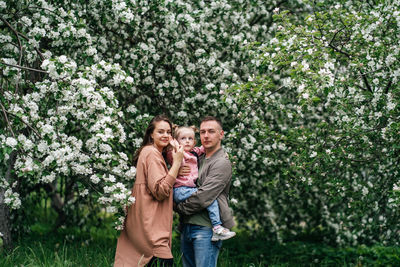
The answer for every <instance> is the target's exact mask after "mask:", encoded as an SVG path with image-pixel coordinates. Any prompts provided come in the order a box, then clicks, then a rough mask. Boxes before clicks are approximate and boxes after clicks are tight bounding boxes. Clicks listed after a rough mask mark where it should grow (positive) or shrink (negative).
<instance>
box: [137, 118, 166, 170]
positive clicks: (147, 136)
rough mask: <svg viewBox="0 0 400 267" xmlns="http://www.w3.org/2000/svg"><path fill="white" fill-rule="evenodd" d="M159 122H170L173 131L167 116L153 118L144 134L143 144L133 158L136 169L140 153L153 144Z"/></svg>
mask: <svg viewBox="0 0 400 267" xmlns="http://www.w3.org/2000/svg"><path fill="white" fill-rule="evenodd" d="M159 121H165V122H168V124H169V126H170V127H171V131H172V123H171V121H170V120H169V118H168V117H167V116H165V115H157V116H155V117H154V118H152V119H151V121H150V123H149V125H148V126H147V129H146V132H145V133H144V137H143V142H142V144H141V145H140V147H139V149H138V150H137V151H136V153H135V156H133V165H134V166H135V167H136V166H137V162H138V159H139V155H140V152H141V151H142V149H143V147H145V146H147V145H150V144H152V143H153V139H152V138H151V134H152V133H153V131H154V129H155V128H156V123H157V122H159Z"/></svg>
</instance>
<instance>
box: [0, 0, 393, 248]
mask: <svg viewBox="0 0 400 267" xmlns="http://www.w3.org/2000/svg"><path fill="white" fill-rule="evenodd" d="M67 7H70V8H68V9H67ZM0 10H1V14H2V15H1V20H0V42H1V45H2V46H1V50H0V66H1V73H0V84H1V94H0V103H1V117H2V120H1V121H0V125H1V127H0V144H1V150H0V160H1V161H2V163H3V164H1V165H0V166H1V167H0V183H1V191H0V196H1V197H0V200H1V201H0V204H1V208H2V209H6V208H5V205H7V206H9V207H11V208H13V209H14V210H13V211H12V213H11V214H12V216H13V217H12V220H13V224H12V225H13V230H14V231H29V226H28V225H26V224H24V218H26V216H27V215H28V209H27V207H30V206H31V205H34V203H37V202H38V201H40V200H42V201H43V199H49V200H50V203H51V204H50V205H51V207H52V208H53V209H54V210H55V211H56V212H57V216H58V221H57V224H56V225H57V226H62V225H64V226H65V225H82V226H84V225H88V222H89V221H99V220H100V221H101V218H99V217H98V215H97V214H98V213H99V212H107V213H109V214H115V222H116V227H119V226H120V224H121V222H122V220H123V212H124V207H125V206H126V205H129V203H132V202H133V201H134V200H133V199H129V195H130V191H129V189H130V188H131V186H132V184H133V179H134V174H135V169H134V168H133V167H132V166H131V164H130V161H131V158H132V155H133V152H134V151H135V149H137V148H138V146H139V144H140V142H141V136H142V133H143V130H144V128H145V127H146V125H147V123H148V121H149V119H150V118H151V117H152V116H153V115H156V114H159V113H166V114H167V115H169V116H170V117H171V118H172V119H173V121H174V122H175V123H177V124H197V123H198V121H199V119H200V118H201V117H202V116H204V115H217V116H219V117H221V118H222V120H223V122H224V128H225V130H226V139H225V141H224V145H225V147H226V148H227V149H228V151H229V154H230V155H231V156H232V162H233V163H234V169H235V175H234V180H233V191H232V198H231V206H232V208H233V209H234V213H235V216H236V218H237V220H238V222H239V225H240V227H242V228H248V229H250V230H252V231H253V232H254V233H259V232H263V233H266V235H267V237H268V238H269V240H277V241H287V240H291V239H293V238H302V237H303V236H308V237H310V236H311V237H314V238H315V239H316V240H319V241H323V242H326V243H330V244H339V245H346V244H352V245H355V244H372V243H376V242H379V243H383V244H392V245H398V239H397V237H398V236H399V234H400V228H399V224H398V221H399V216H400V214H399V204H400V202H399V189H398V188H399V187H398V186H399V168H398V167H397V166H399V164H398V163H399V162H398V161H399V146H398V144H399V137H398V136H399V135H398V133H399V85H398V84H399V83H398V77H399V75H400V70H399V36H398V29H399V25H400V20H399V19H398V18H399V17H400V16H398V15H399V1H389V2H387V1H322V0H321V1H300V0H299V1H280V2H277V1H242V0H235V1H224V0H218V1H194V0H193V1H168V0H165V1H161V0H157V1H144V0H138V1H135V0H129V1H119V0H113V1H108V0H107V1H62V2H60V1H36V0H35V1H22V0H21V1H0ZM44 203H47V202H46V201H45V202H44ZM45 205H47V204H45ZM87 211H91V212H87ZM5 212H6V211H5ZM100 221H99V223H101V222H100ZM3 231H4V230H3Z"/></svg>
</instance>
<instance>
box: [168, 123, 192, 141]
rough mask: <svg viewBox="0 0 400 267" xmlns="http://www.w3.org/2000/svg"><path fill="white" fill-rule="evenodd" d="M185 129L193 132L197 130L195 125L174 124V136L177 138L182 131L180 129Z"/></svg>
mask: <svg viewBox="0 0 400 267" xmlns="http://www.w3.org/2000/svg"><path fill="white" fill-rule="evenodd" d="M184 129H187V130H191V131H193V134H195V133H196V132H197V128H196V126H193V125H192V126H178V125H174V138H175V139H178V138H179V135H180V134H181V133H182V130H184Z"/></svg>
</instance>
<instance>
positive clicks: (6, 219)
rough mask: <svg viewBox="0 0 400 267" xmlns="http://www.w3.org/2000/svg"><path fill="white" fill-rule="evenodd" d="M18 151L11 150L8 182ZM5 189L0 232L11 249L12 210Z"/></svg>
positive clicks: (1, 191)
mask: <svg viewBox="0 0 400 267" xmlns="http://www.w3.org/2000/svg"><path fill="white" fill-rule="evenodd" d="M16 156H17V153H16V152H15V151H13V152H11V154H10V158H9V159H8V163H7V172H6V175H5V179H6V181H7V182H10V180H11V175H12V173H11V170H12V169H13V167H14V163H15V160H16ZM4 195H5V190H4V189H0V232H1V234H2V237H1V238H2V239H3V246H4V248H6V249H11V248H12V246H13V244H12V238H11V223H10V211H9V208H8V206H7V204H5V203H4V200H5V197H4Z"/></svg>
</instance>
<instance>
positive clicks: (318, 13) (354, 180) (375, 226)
mask: <svg viewBox="0 0 400 267" xmlns="http://www.w3.org/2000/svg"><path fill="white" fill-rule="evenodd" d="M312 9H313V12H311V13H310V15H308V16H307V17H306V18H305V20H304V21H303V22H300V23H299V22H298V21H293V20H292V18H291V17H292V14H291V13H290V12H287V11H281V12H278V13H277V14H276V16H275V19H277V20H279V21H280V22H279V23H277V24H278V31H277V33H276V35H275V36H274V38H272V39H271V40H269V41H268V42H265V43H262V44H261V45H253V46H250V49H251V51H253V52H254V56H255V58H254V62H255V64H257V65H258V66H259V68H258V70H259V71H260V75H254V76H250V78H249V81H248V82H247V83H243V84H240V85H238V86H235V87H232V88H231V89H230V93H229V96H227V98H226V101H227V102H228V103H230V105H231V106H232V107H233V106H234V107H235V108H234V109H235V110H234V111H235V112H237V117H236V127H234V130H233V131H231V132H230V133H229V135H228V138H227V139H228V144H229V147H230V153H231V154H232V156H233V160H234V162H235V166H236V176H235V181H234V183H233V184H234V186H236V187H234V190H233V191H234V195H235V200H234V203H236V204H235V211H236V215H237V216H238V219H239V221H240V222H241V223H242V225H247V226H248V227H252V228H256V229H257V228H258V229H262V230H264V231H266V232H267V233H269V234H270V235H271V236H274V237H275V238H276V239H278V240H285V238H287V237H288V236H291V237H293V236H300V235H304V234H312V235H318V236H319V237H320V238H321V239H322V240H324V241H326V242H333V243H336V244H339V245H343V244H353V245H355V244H360V243H363V244H371V243H375V242H382V243H383V244H395V245H398V244H399V240H398V236H399V234H400V225H399V223H398V222H399V219H400V199H399V184H400V168H399V166H400V165H399V163H400V162H399V160H400V146H399V143H400V135H399V130H400V113H399V111H400V86H399V84H400V83H399V78H400V46H399V42H400V39H399V35H398V33H399V30H400V16H399V14H400V13H399V10H400V2H399V1H391V2H390V4H389V3H387V2H385V3H384V2H382V1H380V2H379V3H378V4H374V5H372V4H371V3H369V1H366V2H364V1H335V3H334V4H332V3H331V1H314V3H313V4H312ZM238 140H240V142H238Z"/></svg>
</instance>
